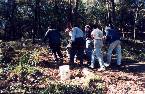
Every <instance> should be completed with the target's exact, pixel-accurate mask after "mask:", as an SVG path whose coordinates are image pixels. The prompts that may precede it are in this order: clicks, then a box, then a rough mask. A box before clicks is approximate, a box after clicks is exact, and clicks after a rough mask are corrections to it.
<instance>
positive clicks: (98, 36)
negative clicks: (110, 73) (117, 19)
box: [90, 24, 105, 71]
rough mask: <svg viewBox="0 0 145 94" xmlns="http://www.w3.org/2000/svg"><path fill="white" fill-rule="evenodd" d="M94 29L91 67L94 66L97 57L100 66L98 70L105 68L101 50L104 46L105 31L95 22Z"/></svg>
mask: <svg viewBox="0 0 145 94" xmlns="http://www.w3.org/2000/svg"><path fill="white" fill-rule="evenodd" d="M93 27H94V29H93V31H92V32H91V35H92V37H93V40H94V52H93V54H92V59H91V65H90V67H91V68H94V63H95V58H97V59H98V62H99V65H100V68H99V69H98V71H102V70H105V66H104V61H103V55H102V52H101V49H102V47H103V32H102V31H101V30H100V29H99V28H98V26H97V25H96V24H95V25H94V26H93Z"/></svg>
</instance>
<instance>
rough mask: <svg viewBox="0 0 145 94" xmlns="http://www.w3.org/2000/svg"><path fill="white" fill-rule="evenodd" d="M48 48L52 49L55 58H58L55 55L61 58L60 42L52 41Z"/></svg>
mask: <svg viewBox="0 0 145 94" xmlns="http://www.w3.org/2000/svg"><path fill="white" fill-rule="evenodd" d="M49 46H50V49H51V50H52V53H53V54H54V57H55V60H58V58H57V55H58V56H59V58H61V59H62V58H63V55H62V53H61V44H60V43H52V44H49Z"/></svg>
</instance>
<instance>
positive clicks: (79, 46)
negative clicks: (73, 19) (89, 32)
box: [70, 25, 85, 66]
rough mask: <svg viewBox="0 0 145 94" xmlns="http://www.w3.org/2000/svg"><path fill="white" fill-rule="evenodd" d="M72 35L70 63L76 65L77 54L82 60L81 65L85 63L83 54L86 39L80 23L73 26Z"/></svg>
mask: <svg viewBox="0 0 145 94" xmlns="http://www.w3.org/2000/svg"><path fill="white" fill-rule="evenodd" d="M70 37H71V42H72V43H71V49H70V64H71V65H72V66H73V65H74V58H75V55H77V57H78V58H79V60H80V65H81V66H82V65H83V55H84V48H85V40H84V32H83V31H82V30H81V29H80V28H79V27H78V25H74V27H71V31H70Z"/></svg>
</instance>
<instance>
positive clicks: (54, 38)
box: [44, 23, 63, 63]
mask: <svg viewBox="0 0 145 94" xmlns="http://www.w3.org/2000/svg"><path fill="white" fill-rule="evenodd" d="M61 38H62V36H61V34H60V31H59V30H58V29H56V27H55V24H53V23H52V24H51V25H50V26H49V27H48V30H47V32H46V33H45V36H44V41H46V39H48V41H49V46H50V49H51V50H52V53H53V55H54V58H55V62H58V61H59V58H60V61H61V63H62V62H63V55H62V53H61ZM58 56H59V58H58Z"/></svg>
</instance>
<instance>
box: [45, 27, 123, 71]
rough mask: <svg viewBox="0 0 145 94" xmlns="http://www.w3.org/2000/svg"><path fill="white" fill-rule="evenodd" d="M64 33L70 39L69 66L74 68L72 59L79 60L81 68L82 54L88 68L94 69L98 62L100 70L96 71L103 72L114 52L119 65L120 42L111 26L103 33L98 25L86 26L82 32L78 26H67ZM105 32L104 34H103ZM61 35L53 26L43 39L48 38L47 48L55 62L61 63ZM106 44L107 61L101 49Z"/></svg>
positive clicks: (116, 32) (115, 30)
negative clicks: (85, 58)
mask: <svg viewBox="0 0 145 94" xmlns="http://www.w3.org/2000/svg"><path fill="white" fill-rule="evenodd" d="M65 32H66V33H67V34H68V36H69V37H70V39H69V40H68V41H69V44H68V46H67V48H69V50H68V51H69V64H70V66H72V67H73V66H74V64H75V62H74V59H75V57H76V56H77V59H79V60H80V63H79V64H80V66H83V62H84V54H85V55H86V57H87V61H88V62H87V63H88V66H89V67H90V68H94V64H95V61H96V60H98V62H99V66H100V68H99V69H98V71H103V70H105V68H106V67H108V66H109V65H110V64H111V57H112V51H113V50H115V51H116V55H117V65H118V66H120V65H121V42H120V37H121V35H120V33H119V32H118V30H117V29H116V28H115V26H113V25H112V24H109V25H108V26H106V27H105V29H104V31H103V30H101V28H100V26H99V25H98V24H93V25H86V26H85V27H84V30H83V29H81V28H80V27H79V25H73V26H72V24H69V25H68V26H67V29H66V30H65ZM104 32H105V34H104ZM61 37H62V36H61V34H60V32H59V30H57V29H56V27H54V25H51V26H49V28H48V31H47V32H46V34H45V37H44V39H45V40H46V39H47V38H48V40H49V46H50V48H51V49H52V52H53V54H54V57H55V61H57V60H58V56H59V57H60V60H61V61H62V62H63V55H62V53H61ZM104 43H105V44H108V45H109V47H108V51H107V61H105V62H104V60H103V53H102V47H103V46H104Z"/></svg>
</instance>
